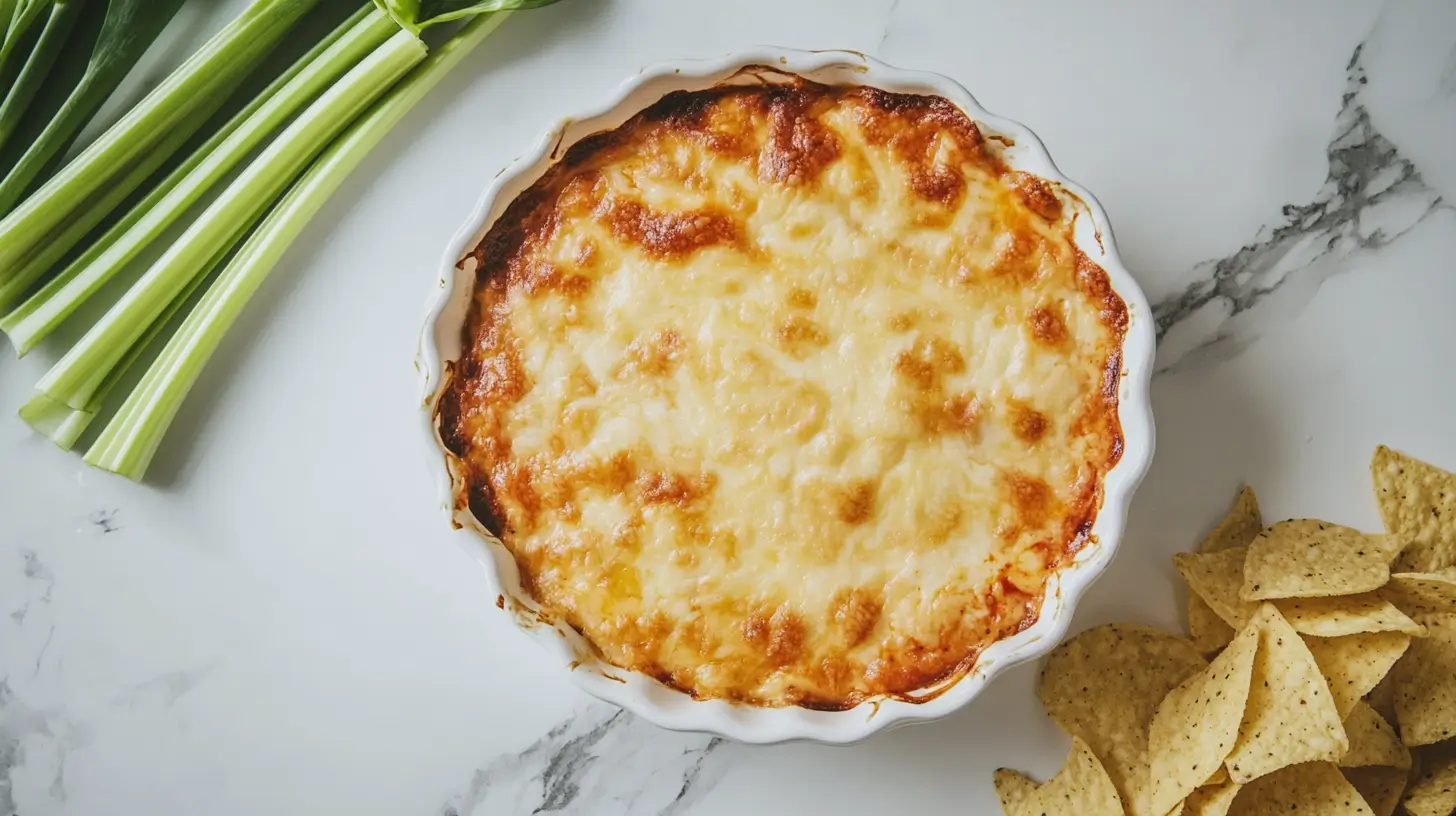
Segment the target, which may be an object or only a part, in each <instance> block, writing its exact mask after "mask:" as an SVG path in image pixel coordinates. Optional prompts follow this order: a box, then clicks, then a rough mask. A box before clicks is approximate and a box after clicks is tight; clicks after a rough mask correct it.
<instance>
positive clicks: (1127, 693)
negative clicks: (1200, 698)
mask: <svg viewBox="0 0 1456 816" xmlns="http://www.w3.org/2000/svg"><path fill="white" fill-rule="evenodd" d="M1207 665H1208V661H1206V660H1204V659H1203V656H1202V655H1201V654H1199V652H1198V649H1197V648H1196V647H1194V645H1193V644H1192V643H1191V642H1189V641H1187V640H1185V639H1183V638H1180V637H1176V636H1174V635H1171V634H1169V633H1167V632H1160V631H1158V630H1157V629H1153V628H1151V627H1147V626H1136V625H1121V626H1118V625H1112V626H1099V627H1096V628H1094V629H1089V630H1087V631H1086V632H1083V633H1082V634H1080V635H1077V636H1076V637H1074V638H1072V639H1071V640H1069V641H1067V642H1066V643H1064V644H1062V645H1061V646H1059V647H1057V649H1056V650H1055V651H1053V652H1052V654H1051V656H1050V657H1048V658H1047V662H1046V665H1045V666H1044V667H1043V668H1042V673H1041V683H1040V685H1039V687H1038V689H1037V693H1038V695H1039V696H1040V697H1041V701H1042V705H1043V706H1045V707H1046V710H1047V713H1048V714H1049V715H1051V718H1052V719H1053V720H1055V721H1056V722H1057V724H1058V725H1060V726H1061V727H1062V730H1064V731H1066V732H1067V733H1068V734H1071V735H1072V736H1074V737H1079V738H1081V739H1083V740H1085V741H1086V742H1087V745H1088V746H1090V747H1091V749H1092V753H1094V754H1096V755H1097V758H1098V759H1099V760H1100V761H1101V762H1102V765H1103V767H1104V768H1106V770H1107V774H1108V776H1109V777H1111V779H1112V782H1113V785H1114V786H1115V787H1116V788H1117V791H1118V794H1119V795H1120V796H1121V798H1122V801H1123V802H1124V803H1126V805H1127V808H1128V812H1129V813H1131V814H1132V816H1165V814H1162V813H1146V812H1145V811H1143V810H1140V809H1139V805H1138V803H1139V800H1140V797H1141V796H1142V795H1143V794H1142V791H1143V789H1144V788H1146V787H1147V785H1148V781H1149V774H1148V726H1149V724H1150V723H1151V722H1152V719H1153V714H1154V713H1155V712H1156V711H1157V709H1158V703H1160V702H1162V700H1163V697H1164V696H1166V695H1167V694H1168V692H1169V691H1171V690H1172V689H1173V688H1175V687H1176V686H1177V685H1178V684H1179V683H1181V682H1183V681H1184V680H1186V679H1188V678H1189V677H1191V676H1192V675H1194V674H1196V673H1197V672H1198V671H1200V670H1202V669H1203V668H1204V667H1205V666H1207Z"/></svg>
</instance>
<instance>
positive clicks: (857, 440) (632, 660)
mask: <svg viewBox="0 0 1456 816" xmlns="http://www.w3.org/2000/svg"><path fill="white" fill-rule="evenodd" d="M761 70H762V71H764V72H767V71H768V69H761ZM775 79H776V80H782V81H776V82H766V81H765V82H762V83H760V84H753V85H724V86H720V87H715V88H712V89H709V90H704V91H698V92H678V93H672V94H669V95H667V96H666V97H663V98H662V99H661V100H660V101H658V102H657V103H656V104H654V105H652V106H651V107H650V108H648V109H646V110H644V111H642V112H641V113H640V114H638V115H637V116H635V117H634V118H632V119H631V120H629V121H628V122H626V123H625V124H623V125H622V126H621V127H619V128H617V129H615V130H613V131H610V132H605V133H599V134H596V135H593V136H590V137H588V138H586V139H584V140H582V141H580V142H578V143H577V144H575V145H573V146H572V147H571V148H570V149H569V150H567V151H566V152H565V154H564V155H563V156H562V158H561V160H560V161H559V162H558V163H556V164H555V165H554V166H553V167H552V168H551V169H550V170H549V171H548V172H546V174H545V175H544V176H543V177H542V178H540V179H539V180H538V181H537V182H536V183H535V184H534V185H533V186H532V187H530V188H529V189H528V190H527V191H526V192H525V193H523V194H521V195H520V196H519V197H518V198H517V199H516V200H515V201H514V202H512V203H511V204H510V206H509V207H508V208H507V209H506V211H505V213H504V215H503V216H502V217H501V218H500V219H499V220H498V221H497V222H496V223H495V225H494V226H493V227H492V228H491V229H490V231H489V232H488V234H487V235H486V236H485V237H484V239H483V240H482V241H481V242H480V243H479V245H478V246H477V247H476V248H475V249H474V250H473V251H472V253H471V254H470V255H469V256H468V258H467V259H466V260H465V261H462V268H463V269H467V270H468V269H470V266H469V264H470V263H472V262H473V263H474V264H475V273H474V274H475V283H474V286H475V288H474V295H473V300H472V303H471V307H470V314H469V317H468V320H467V323H466V326H465V329H464V337H463V341H464V348H463V352H462V355H461V358H460V359H459V361H458V362H457V363H455V364H454V365H453V368H452V370H451V371H450V381H449V383H448V385H447V387H446V389H445V391H444V394H443V396H442V397H441V400H440V402H439V406H438V422H439V426H440V432H441V436H442V438H443V440H444V441H445V444H446V446H447V447H448V449H449V450H450V451H452V454H453V460H452V465H453V467H454V469H455V472H456V473H457V476H458V477H459V483H461V484H463V485H464V487H463V488H462V490H461V494H460V496H459V497H458V500H459V501H460V502H461V503H462V505H463V504H464V503H468V505H469V508H470V509H471V511H472V513H473V514H474V515H475V516H476V518H478V519H479V520H480V521H481V523H482V524H484V525H485V526H486V527H487V528H488V529H489V530H490V531H491V532H492V533H494V534H495V535H496V536H498V537H499V538H500V540H501V541H502V542H503V543H504V545H505V547H506V548H507V549H508V550H509V551H510V552H511V554H512V555H513V556H514V558H515V561H516V564H517V566H518V567H519V571H520V576H521V582H522V585H523V587H524V589H525V591H526V592H528V593H529V594H530V595H531V596H532V597H533V598H534V599H535V600H536V601H537V602H538V604H539V606H540V608H541V613H542V614H543V615H545V616H546V617H548V618H550V619H552V620H556V621H561V622H564V623H566V624H568V625H570V626H571V627H572V628H574V629H575V630H577V631H578V632H580V633H581V634H582V635H583V636H584V637H585V639H586V640H587V641H588V642H589V643H590V644H591V645H592V647H593V648H594V649H595V650H596V651H597V652H598V653H599V656H600V657H601V658H602V659H603V660H605V661H607V662H608V663H611V664H613V665H615V666H618V667H621V668H623V669H628V670H632V671H638V672H643V673H645V674H647V675H650V676H652V677H654V678H656V679H658V680H659V681H661V682H663V683H666V684H668V685H670V686H673V687H675V688H678V689H681V690H682V691H685V692H687V693H690V694H692V695H693V696H695V697H698V698H724V699H728V700H733V701H739V702H742V703H745V704H750V705H757V706H784V705H802V706H807V707H812V708H826V709H841V708H847V707H850V706H853V705H855V704H857V703H858V702H860V701H863V700H866V699H870V698H875V697H883V696H902V697H903V696H906V695H910V694H911V693H912V692H915V691H916V690H920V689H924V688H926V687H928V686H932V685H934V684H936V683H937V682H938V681H947V680H951V679H953V678H955V677H958V676H959V675H961V674H963V673H964V672H966V671H968V670H969V669H970V668H971V667H972V666H973V665H974V663H975V661H976V659H977V657H978V655H979V654H980V653H981V652H982V651H983V650H984V649H985V648H986V647H987V646H989V645H990V644H992V643H994V642H996V641H997V640H999V639H1002V638H1005V637H1008V636H1009V635H1011V634H1013V633H1015V632H1017V631H1020V630H1021V629H1023V628H1025V627H1027V626H1029V625H1030V624H1031V623H1032V622H1034V620H1035V618H1036V615H1037V611H1038V610H1039V608H1040V606H1041V599H1042V593H1043V590H1044V588H1045V586H1046V583H1047V579H1048V577H1049V576H1050V575H1051V574H1052V573H1054V572H1055V571H1056V570H1057V569H1058V568H1059V567H1060V566H1061V565H1063V564H1065V563H1067V562H1068V561H1069V560H1070V559H1071V557H1072V556H1073V555H1074V554H1075V553H1076V551H1077V550H1078V549H1079V548H1081V547H1083V546H1085V545H1087V544H1088V543H1089V542H1090V529H1091V526H1092V521H1093V519H1094V516H1095V515H1096V513H1097V511H1098V508H1099V506H1100V504H1101V495H1102V489H1101V485H1102V480H1103V478H1104V477H1105V476H1106V474H1107V472H1108V471H1109V469H1111V468H1112V467H1113V465H1115V464H1116V462H1117V460H1118V457H1119V455H1120V453H1121V432H1120V427H1119V424H1118V420H1117V391H1118V382H1119V378H1120V376H1121V370H1120V369H1121V366H1120V359H1121V348H1122V340H1123V335H1124V332H1125V329H1126V325H1127V311H1126V308H1125V307H1124V304H1123V302H1122V300H1121V299H1120V298H1119V297H1118V296H1117V295H1116V293H1114V291H1113V290H1112V287H1111V285H1110V284H1109V282H1108V278H1107V276H1106V274H1105V273H1104V271H1103V270H1102V269H1101V268H1100V267H1098V266H1097V265H1096V264H1095V263H1093V262H1092V261H1091V260H1090V259H1089V258H1088V257H1086V256H1085V255H1084V254H1082V253H1081V252H1080V251H1079V250H1078V249H1077V248H1076V246H1075V245H1074V244H1073V241H1072V230H1073V222H1074V219H1075V217H1076V212H1077V202H1076V200H1075V199H1073V198H1072V197H1071V196H1070V195H1068V194H1067V193H1065V192H1064V191H1062V190H1060V189H1058V188H1057V187H1055V186H1054V185H1053V184H1051V183H1049V182H1046V181H1044V180H1042V179H1040V178H1037V177H1035V176H1032V175H1028V174H1026V173H1022V172H1017V171H1014V170H1011V169H1009V168H1008V167H1007V166H1006V164H1005V163H1004V162H1003V160H1002V158H1001V156H1002V152H1003V151H1004V150H1005V149H1006V147H1007V145H1006V144H1005V143H1004V140H999V139H995V138H989V137H987V136H985V135H983V134H982V133H981V131H980V130H979V129H978V128H977V126H976V123H975V122H973V121H971V120H970V119H969V118H967V117H966V115H965V114H964V113H962V112H961V111H960V110H959V109H958V108H956V107H955V106H954V105H952V104H951V103H950V102H948V101H946V100H945V99H942V98H940V97H936V96H918V95H906V94H895V93H887V92H884V91H881V90H877V89H874V88H869V87H861V86H851V85H847V86H828V85H820V84H815V83H812V82H809V81H807V80H803V79H801V78H798V77H792V76H791V77H788V78H783V77H781V76H779V77H775Z"/></svg>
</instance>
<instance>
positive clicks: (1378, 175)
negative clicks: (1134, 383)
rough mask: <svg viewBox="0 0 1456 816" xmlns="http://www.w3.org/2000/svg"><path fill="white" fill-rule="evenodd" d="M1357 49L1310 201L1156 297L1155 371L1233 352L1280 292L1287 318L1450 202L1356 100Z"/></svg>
mask: <svg viewBox="0 0 1456 816" xmlns="http://www.w3.org/2000/svg"><path fill="white" fill-rule="evenodd" d="M1364 47H1365V46H1364V43H1361V44H1360V45H1357V46H1356V47H1355V49H1354V51H1353V53H1352V54H1351V56H1350V59H1349V61H1348V63H1347V65H1346V68H1345V73H1346V76H1345V90H1344V92H1343V93H1342V95H1341V107H1340V111H1339V112H1338V113H1337V114H1336V116H1335V127H1334V129H1333V135H1332V137H1331V139H1330V141H1329V143H1328V145H1327V146H1326V148H1325V157H1326V161H1327V162H1328V170H1327V172H1326V175H1325V180H1324V183H1323V184H1322V185H1321V186H1320V188H1319V190H1318V191H1317V192H1316V193H1315V195H1314V198H1313V200H1312V201H1310V202H1308V203H1305V204H1286V205H1285V206H1284V207H1283V208H1281V214H1282V215H1283V217H1284V220H1283V223H1281V224H1278V225H1276V226H1270V225H1266V226H1265V227H1263V228H1262V229H1261V230H1260V231H1259V233H1258V234H1257V235H1256V236H1255V237H1254V239H1253V240H1252V241H1250V242H1248V243H1246V244H1244V245H1243V246H1242V247H1240V248H1239V250H1238V251H1237V252H1235V253H1233V254H1232V255H1229V256H1227V257H1224V258H1219V259H1215V260H1210V261H1204V262H1203V263H1200V264H1198V265H1197V266H1196V267H1194V274H1193V278H1194V280H1193V281H1192V282H1191V283H1189V284H1187V285H1186V286H1185V288H1184V289H1183V291H1181V292H1177V293H1175V294H1173V295H1170V296H1168V297H1165V298H1163V299H1162V300H1160V301H1158V302H1157V303H1156V304H1155V305H1154V307H1153V316H1154V321H1155V325H1156V328H1157V336H1158V341H1159V351H1158V365H1157V370H1158V371H1159V372H1162V371H1167V370H1170V369H1173V368H1175V367H1182V366H1184V365H1187V364H1190V363H1194V362H1197V361H1199V360H1201V359H1205V358H1207V357H1209V356H1215V357H1218V356H1220V353H1221V355H1222V358H1227V357H1228V356H1232V355H1233V354H1237V353H1238V351H1239V350H1241V349H1242V348H1244V347H1246V346H1247V345H1248V344H1249V343H1251V342H1253V341H1254V340H1255V339H1257V338H1258V337H1259V336H1260V335H1261V334H1262V333H1263V331H1264V329H1265V328H1266V327H1267V321H1261V322H1257V323H1256V322H1254V321H1252V320H1251V318H1252V317H1255V316H1256V315H1258V314H1259V313H1260V312H1263V311H1269V309H1268V308H1267V307H1269V306H1271V305H1273V304H1275V303H1276V302H1278V301H1280V300H1281V299H1283V300H1284V301H1285V302H1284V303H1283V307H1284V313H1285V315H1286V316H1288V315H1289V314H1291V313H1293V314H1297V313H1298V312H1299V311H1301V310H1302V309H1303V308H1304V307H1305V306H1306V305H1308V303H1309V302H1310V301H1311V300H1313V298H1314V296H1315V293H1316V292H1317V291H1318V289H1319V287H1320V285H1322V284H1323V283H1324V281H1326V280H1328V279H1329V278H1330V277H1333V276H1334V275H1336V274H1338V273H1339V272H1340V271H1342V270H1341V269H1340V268H1339V265H1340V264H1341V262H1343V261H1344V260H1346V259H1347V258H1349V257H1351V256H1352V255H1354V254H1356V253H1359V252H1368V251H1373V250H1378V249H1380V248H1381V247H1384V246H1388V245H1389V244H1390V243H1392V242H1394V241H1396V240H1398V239H1399V238H1400V237H1401V236H1403V235H1405V234H1406V233H1407V232H1410V231H1411V230H1412V229H1414V228H1415V227H1416V226H1418V225H1419V224H1421V223H1422V222H1424V221H1425V220H1426V219H1427V218H1428V217H1430V215H1431V214H1432V213H1434V212H1436V211H1438V210H1450V209H1452V207H1451V205H1450V204H1448V203H1446V202H1445V201H1444V200H1443V199H1442V198H1441V196H1440V195H1439V194H1437V192H1436V191H1435V190H1433V189H1432V188H1431V187H1429V186H1428V185H1427V184H1426V183H1425V180H1424V179H1423V178H1422V176H1421V172H1420V169H1419V168H1418V167H1416V165H1415V164H1414V163H1413V162H1411V161H1410V160H1409V159H1407V158H1405V157H1403V156H1401V154H1400V152H1399V150H1398V149H1397V148H1396V146H1395V145H1394V144H1393V143H1392V142H1391V141H1390V140H1389V139H1387V138H1385V136H1384V135H1383V134H1381V133H1380V131H1379V130H1378V129H1377V128H1376V127H1375V124H1374V122H1373V121H1372V120H1371V116H1370V112H1369V111H1368V110H1367V109H1366V107H1365V105H1364V104H1363V103H1362V102H1361V101H1360V94H1361V90H1362V89H1363V88H1364V87H1365V85H1366V83H1367V81H1368V80H1367V77H1366V73H1365V68H1364V65H1363V62H1362V58H1361V55H1362V52H1363V49H1364Z"/></svg>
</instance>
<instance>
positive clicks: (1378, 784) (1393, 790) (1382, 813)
mask: <svg viewBox="0 0 1456 816" xmlns="http://www.w3.org/2000/svg"><path fill="white" fill-rule="evenodd" d="M1340 773H1343V774H1344V775H1345V779H1346V780H1347V781H1348V782H1349V783H1350V784H1351V785H1352V786H1354V788H1355V790H1357V791H1359V792H1360V797H1361V798H1362V799H1364V800H1365V804H1367V805H1369V806H1370V810H1372V811H1373V812H1374V813H1375V816H1392V814H1394V813H1395V808H1396V807H1397V806H1398V805H1399V804H1400V796H1401V794H1402V793H1404V792H1405V784H1406V779H1407V778H1408V776H1409V772H1408V771H1406V770H1404V769H1401V768H1386V767H1381V766H1379V765H1373V766H1370V767H1368V768H1341V769H1340Z"/></svg>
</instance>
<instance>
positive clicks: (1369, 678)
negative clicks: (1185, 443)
mask: <svg viewBox="0 0 1456 816" xmlns="http://www.w3.org/2000/svg"><path fill="white" fill-rule="evenodd" d="M1371 474H1372V476H1373V477H1374V481H1375V494H1376V499H1377V501H1378V503H1379V505H1380V515H1381V518H1382V519H1383V520H1384V522H1385V527H1386V530H1387V532H1386V533H1385V534H1383V535H1372V534H1368V533H1362V532H1359V531H1358V530H1353V529H1350V528H1348V527H1342V526H1340V525H1338V524H1331V523H1329V522H1324V521H1318V520H1314V519H1299V520H1293V521H1282V522H1279V523H1277V524H1275V525H1273V526H1272V527H1267V528H1266V527H1265V526H1264V522H1263V520H1262V518H1261V517H1260V515H1259V505H1258V501H1257V499H1256V498H1255V497H1254V494H1253V491H1251V490H1249V489H1247V488H1246V489H1245V490H1244V491H1243V492H1242V493H1241V494H1240V495H1239V497H1238V499H1237V500H1236V501H1235V502H1234V506H1233V508H1232V509H1231V510H1230V511H1229V514H1228V516H1227V518H1225V519H1224V520H1223V521H1222V522H1221V523H1219V525H1218V526H1217V527H1216V528H1215V529H1214V530H1213V532H1212V533H1210V534H1209V535H1208V537H1207V538H1206V539H1205V540H1204V541H1203V543H1202V545H1201V546H1200V547H1199V548H1198V551H1197V552H1193V553H1180V554H1179V555H1178V556H1176V558H1175V559H1174V564H1175V566H1176V567H1177V570H1178V573H1179V574H1180V575H1182V576H1183V578H1184V580H1185V581H1187V583H1188V588H1189V590H1190V591H1189V598H1188V634H1187V636H1183V635H1180V634H1174V633H1170V632H1163V631H1160V630H1157V629H1152V628H1149V627H1146V626H1138V625H1132V624H1122V625H1110V626H1101V627H1098V628H1096V629H1092V630H1089V631H1086V632H1083V633H1082V634H1080V635H1078V636H1077V637H1075V638H1073V639H1071V640H1070V641H1068V642H1067V643H1065V644H1063V645H1062V646H1061V647H1059V648H1058V649H1057V650H1056V651H1055V652H1053V653H1052V655H1051V656H1050V657H1049V658H1048V659H1047V663H1046V666H1045V667H1044V668H1043V670H1042V677H1041V686H1040V689H1039V694H1040V696H1041V700H1042V703H1043V704H1044V705H1045V706H1046V709H1047V712H1048V713H1049V714H1050V715H1051V717H1052V719H1054V720H1056V722H1057V724H1058V725H1060V726H1061V727H1062V729H1063V730H1065V731H1066V732H1067V733H1068V734H1070V735H1071V737H1072V753H1071V756H1070V757H1069V758H1068V760H1067V764H1066V766H1065V767H1063V768H1062V770H1061V771H1060V772H1058V773H1057V775H1056V776H1054V777H1052V778H1051V779H1050V780H1048V781H1047V782H1045V783H1043V784H1038V783H1036V782H1034V781H1032V780H1031V779H1029V778H1027V777H1026V776H1024V775H1022V774H1020V773H1017V772H1016V771H1010V770H1005V769H1003V770H1000V771H997V772H996V791H997V794H998V795H999V796H1000V797H1001V805H1002V808H1003V809H1004V810H1005V812H1006V814H1007V816H1060V815H1061V814H1067V816H1115V815H1116V814H1131V816H1263V814H1319V816H1346V815H1347V814H1348V816H1372V814H1373V816H1390V815H1391V814H1393V813H1396V812H1397V810H1400V809H1402V808H1403V811H1402V812H1404V813H1406V814H1409V816H1449V815H1450V814H1451V813H1453V812H1456V476H1453V475H1452V474H1451V473H1448V472H1446V471H1443V470H1440V469H1438V468H1435V467H1432V466H1431V465H1428V464H1426V463H1424V462H1420V461H1418V460H1415V459H1411V458H1410V457H1407V456H1404V455H1402V454H1399V453H1396V452H1394V451H1392V450H1390V449H1389V448H1386V447H1383V446H1382V447H1380V448H1378V449H1377V450H1376V451H1375V457H1374V459H1373V460H1372V462H1371Z"/></svg>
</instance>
